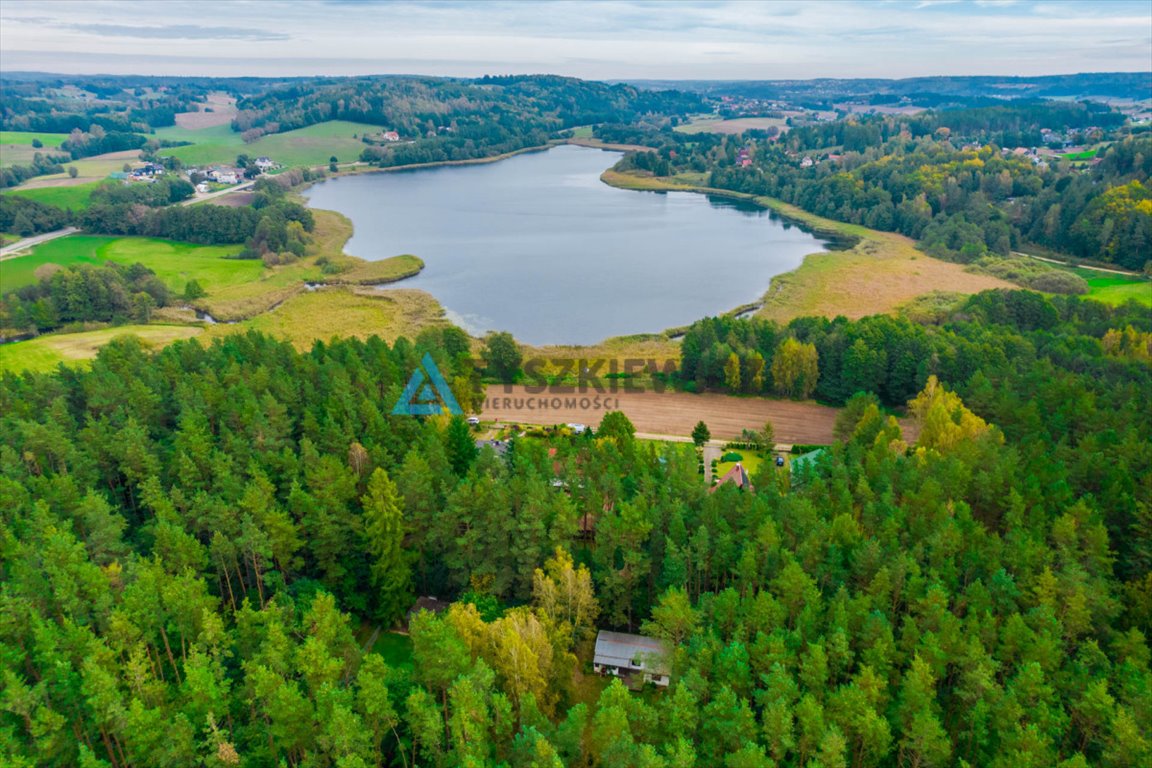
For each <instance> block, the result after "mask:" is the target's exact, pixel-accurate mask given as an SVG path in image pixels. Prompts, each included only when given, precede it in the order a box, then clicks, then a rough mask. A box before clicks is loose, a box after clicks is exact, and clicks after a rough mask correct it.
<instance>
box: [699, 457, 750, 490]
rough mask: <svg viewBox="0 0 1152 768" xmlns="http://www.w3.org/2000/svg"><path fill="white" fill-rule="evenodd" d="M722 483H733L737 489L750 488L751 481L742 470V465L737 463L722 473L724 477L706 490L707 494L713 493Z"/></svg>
mask: <svg viewBox="0 0 1152 768" xmlns="http://www.w3.org/2000/svg"><path fill="white" fill-rule="evenodd" d="M724 483H734V484H735V485H736V487H737V488H751V487H752V480H751V479H750V478H749V477H748V473H747V472H746V471H745V470H744V465H743V464H740V463H739V462H737V463H736V465H735V466H733V467H732V469H730V470H728V471H727V472H725V473H724V477H722V478H720V482H718V483H716V485H714V486H712V487H711V488H709V489H708V493H713V492H714V491H715V490H716V489H717V488H719V487H720V486H722V485H724Z"/></svg>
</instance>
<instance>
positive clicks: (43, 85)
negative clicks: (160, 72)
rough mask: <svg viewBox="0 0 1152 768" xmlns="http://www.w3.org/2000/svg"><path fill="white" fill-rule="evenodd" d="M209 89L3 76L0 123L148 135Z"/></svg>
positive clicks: (14, 127)
mask: <svg viewBox="0 0 1152 768" xmlns="http://www.w3.org/2000/svg"><path fill="white" fill-rule="evenodd" d="M225 89H226V87H225ZM209 90H212V88H211V86H210V85H208V84H207V83H197V82H192V81H189V80H185V81H183V82H180V81H179V79H178V78H166V79H165V78H148V77H137V76H130V77H117V76H107V75H98V76H85V75H75V76H71V77H69V78H68V79H67V80H62V79H58V78H52V79H45V80H31V79H29V80H24V79H14V78H11V77H4V78H0V93H2V94H3V96H2V97H0V125H2V126H3V129H4V130H6V131H40V132H44V133H72V132H73V131H82V132H86V131H90V130H91V127H92V126H97V127H99V128H100V129H101V130H104V131H108V132H116V133H147V132H149V131H151V130H152V129H154V128H161V127H163V126H168V125H175V124H176V114H177V113H178V112H187V111H189V110H190V109H191V108H192V105H193V104H195V103H196V102H198V101H201V100H202V99H203V97H204V95H205V94H206V93H207V92H208V91H209ZM123 148H124V149H131V148H133V147H123ZM105 151H108V152H111V151H115V150H105Z"/></svg>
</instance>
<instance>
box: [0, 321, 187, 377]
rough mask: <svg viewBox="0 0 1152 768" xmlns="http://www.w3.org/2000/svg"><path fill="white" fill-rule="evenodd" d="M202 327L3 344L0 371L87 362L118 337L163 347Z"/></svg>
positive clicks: (136, 328) (107, 331)
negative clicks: (135, 338)
mask: <svg viewBox="0 0 1152 768" xmlns="http://www.w3.org/2000/svg"><path fill="white" fill-rule="evenodd" d="M202 331H203V329H202V328H198V327H196V326H187V325H122V326H118V327H116V328H104V329H101V330H98V331H83V332H80V333H62V334H57V335H49V336H40V337H39V338H35V339H29V340H28V341H18V342H16V343H14V344H4V345H0V372H2V371H11V372H14V373H15V372H20V371H50V370H52V369H53V368H55V367H56V366H57V365H59V364H60V363H69V364H70V363H83V362H86V361H88V360H91V359H92V358H93V357H95V356H96V352H97V351H99V349H100V348H101V347H102V346H104V345H105V344H107V343H108V342H109V341H111V340H112V339H114V338H116V337H118V336H125V335H128V334H133V335H136V336H139V337H140V338H141V339H142V340H143V341H144V342H145V343H146V344H148V345H149V346H151V347H154V348H159V347H162V346H164V345H166V344H170V343H172V342H173V341H176V340H178V339H190V338H192V337H193V336H196V335H197V334H199V333H201V332H202Z"/></svg>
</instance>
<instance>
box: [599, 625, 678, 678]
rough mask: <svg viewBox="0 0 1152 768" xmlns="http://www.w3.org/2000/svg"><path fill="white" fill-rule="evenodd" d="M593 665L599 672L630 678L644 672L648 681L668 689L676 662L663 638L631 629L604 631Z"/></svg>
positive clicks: (600, 636) (600, 635)
mask: <svg viewBox="0 0 1152 768" xmlns="http://www.w3.org/2000/svg"><path fill="white" fill-rule="evenodd" d="M592 668H593V669H594V670H596V672H597V674H601V675H614V676H616V677H624V678H628V677H631V676H633V675H643V677H644V682H646V683H653V684H655V685H658V686H660V687H661V688H665V687H667V686H668V683H669V682H671V676H672V665H671V664H670V663H669V661H668V648H667V646H665V644H664V642H663V641H662V640H657V639H656V638H654V637H645V636H644V635H630V634H628V633H627V632H609V631H608V630H600V633H599V634H597V635H596V655H595V656H594V657H593V660H592Z"/></svg>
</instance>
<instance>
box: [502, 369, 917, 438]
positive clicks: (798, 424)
mask: <svg viewBox="0 0 1152 768" xmlns="http://www.w3.org/2000/svg"><path fill="white" fill-rule="evenodd" d="M604 386H605V388H608V385H606V384H605V385H604ZM622 389H623V388H622V387H621V390H622ZM597 396H599V397H600V398H601V400H602V401H603V399H605V398H608V399H611V400H613V404H614V405H616V401H617V400H618V401H619V402H618V407H615V408H613V410H620V411H623V412H624V413H625V414H626V415H627V416H628V418H629V419H630V420H631V422H632V424H633V425H635V427H636V431H637V432H641V433H645V434H652V435H688V434H690V433H691V432H692V428H693V427H694V426H695V425H696V422H698V421H703V422H704V423H705V424H707V425H708V429H709V430H710V431H711V432H712V437H713V438H717V439H722V440H731V439H735V438H738V437H740V433H741V432H742V431H743V430H745V429H759V428H760V427H763V426H764V424H765V422H768V421H771V422H772V426H773V427H774V429H775V433H776V440H777V441H778V442H782V443H801V444H805V445H824V444H829V443H832V442H833V440H834V439H835V438H834V435H833V433H832V429H833V427H834V426H835V424H836V414H837V409H835V408H829V407H826V406H823V405H817V404H816V403H810V402H793V401H791V400H768V399H764V398H759V397H732V396H730V395H718V394H702V395H694V394H689V393H687V392H655V391H645V392H624V391H620V392H616V393H613V392H606V393H597V392H593V391H589V392H587V393H584V394H561V393H557V394H553V393H551V392H544V393H538V392H537V391H535V390H530V388H527V387H525V386H522V385H511V386H505V385H503V384H493V385H491V386H489V387H488V390H487V400H486V402H485V407H484V409H483V411H482V412H481V415H480V418H481V419H483V420H484V421H495V420H497V419H498V420H500V421H501V422H514V423H526V424H547V425H550V424H565V423H568V422H578V423H584V424H592V425H595V424H599V423H600V419H601V418H603V416H604V413H606V412H607V411H605V410H599V411H597V410H590V409H589V408H588V407H583V404H582V403H581V402H580V401H581V400H582V399H584V398H589V399H595V398H596V397H597ZM539 398H545V399H547V400H548V401H549V406H548V408H547V409H544V410H541V409H539V408H536V407H533V408H529V407H528V404H529V403H533V404H538V403H537V401H538V399H539ZM557 399H558V400H559V402H558V403H554V402H553V401H554V400H557ZM573 400H575V401H576V403H575V405H574V406H573V405H572V403H571V402H570V401H573ZM506 404H507V407H506ZM517 404H519V407H517ZM553 405H558V406H559V407H553ZM901 427H902V428H903V429H904V433H905V437H906V438H911V437H913V435H912V430H913V426H912V424H911V423H909V422H903V423H901Z"/></svg>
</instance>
